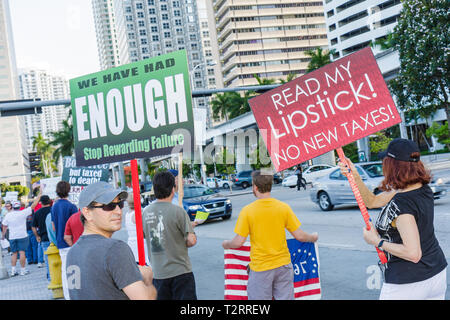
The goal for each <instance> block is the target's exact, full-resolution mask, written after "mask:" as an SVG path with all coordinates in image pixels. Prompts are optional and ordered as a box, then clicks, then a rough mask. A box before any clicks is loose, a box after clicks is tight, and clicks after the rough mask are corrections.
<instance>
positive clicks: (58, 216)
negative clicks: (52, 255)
mask: <svg viewBox="0 0 450 320" xmlns="http://www.w3.org/2000/svg"><path fill="white" fill-rule="evenodd" d="M69 192H70V184H69V183H68V182H67V181H60V182H58V184H57V185H56V194H57V195H58V197H59V199H58V200H56V201H55V203H54V204H53V206H52V209H51V217H52V223H53V230H54V231H55V233H56V247H57V248H58V250H59V255H60V257H61V280H62V285H63V292H64V298H65V299H66V300H69V299H70V297H69V291H68V290H67V278H66V258H67V252H68V251H69V249H70V246H69V245H68V244H67V243H66V241H64V231H65V230H66V223H67V220H69V218H70V216H71V215H72V214H74V213H76V212H77V211H78V209H77V207H76V206H75V205H74V204H73V203H72V202H70V201H69V200H68V199H67V198H68V197H69Z"/></svg>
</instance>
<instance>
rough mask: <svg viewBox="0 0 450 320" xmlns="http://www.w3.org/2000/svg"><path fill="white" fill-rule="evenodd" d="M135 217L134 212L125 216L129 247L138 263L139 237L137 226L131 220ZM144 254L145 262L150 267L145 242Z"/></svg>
mask: <svg viewBox="0 0 450 320" xmlns="http://www.w3.org/2000/svg"><path fill="white" fill-rule="evenodd" d="M133 216H134V210H130V211H128V212H127V214H126V215H125V226H126V228H127V232H128V245H129V246H130V248H131V251H133V255H134V258H135V260H136V262H138V261H139V253H138V245H137V235H136V224H135V223H133V220H131V218H132V217H133ZM144 252H145V262H146V263H147V265H150V260H149V259H148V253H147V252H148V251H147V243H146V241H145V240H144Z"/></svg>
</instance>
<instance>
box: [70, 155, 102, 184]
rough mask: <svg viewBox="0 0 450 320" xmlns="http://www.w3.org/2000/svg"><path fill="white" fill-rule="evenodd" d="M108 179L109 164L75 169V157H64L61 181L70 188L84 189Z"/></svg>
mask: <svg viewBox="0 0 450 320" xmlns="http://www.w3.org/2000/svg"><path fill="white" fill-rule="evenodd" d="M108 179H109V163H108V164H100V165H96V166H89V167H77V166H76V160H75V157H64V159H63V172H62V177H61V180H64V181H67V182H69V183H70V186H71V187H85V186H87V185H90V184H92V183H95V182H98V181H106V182H108Z"/></svg>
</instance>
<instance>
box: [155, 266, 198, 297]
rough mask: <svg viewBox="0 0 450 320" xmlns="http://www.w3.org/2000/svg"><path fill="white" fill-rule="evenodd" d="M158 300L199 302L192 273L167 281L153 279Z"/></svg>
mask: <svg viewBox="0 0 450 320" xmlns="http://www.w3.org/2000/svg"><path fill="white" fill-rule="evenodd" d="M153 285H154V286H155V288H156V290H157V291H158V300H197V294H196V292H195V279H194V274H193V273H192V272H189V273H184V274H180V275H179V276H176V277H173V278H167V279H153Z"/></svg>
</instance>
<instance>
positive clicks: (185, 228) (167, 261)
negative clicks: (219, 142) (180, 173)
mask: <svg viewBox="0 0 450 320" xmlns="http://www.w3.org/2000/svg"><path fill="white" fill-rule="evenodd" d="M153 188H154V192H155V196H156V201H155V202H153V203H152V204H150V205H149V206H148V207H146V208H145V210H144V212H143V225H144V234H145V239H146V241H147V247H148V250H149V252H148V255H149V256H150V262H151V265H152V268H153V272H154V279H153V284H154V285H155V287H156V289H157V290H158V300H196V299H197V294H196V289H195V279H194V274H193V272H192V265H191V261H190V259H189V255H188V248H189V247H192V246H194V245H195V244H196V243H197V237H196V236H195V233H194V229H193V226H192V224H191V220H190V219H189V216H188V214H187V213H186V211H184V209H183V208H181V207H179V206H178V205H174V204H173V203H172V200H173V197H174V194H175V177H174V176H173V174H172V173H170V172H168V171H166V172H159V173H157V174H155V176H154V177H153Z"/></svg>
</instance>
